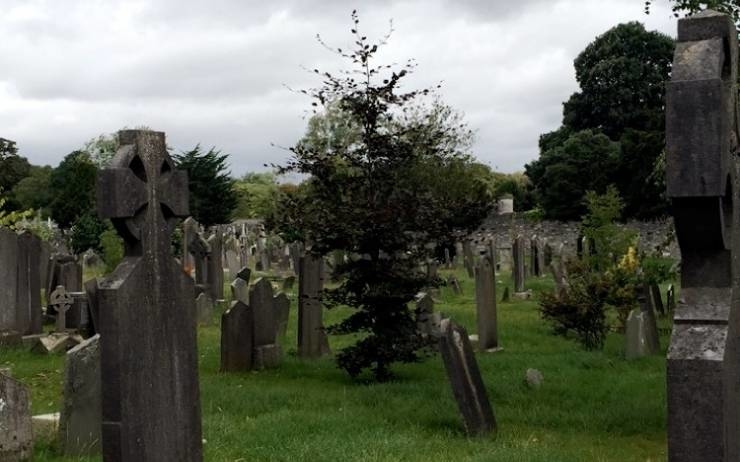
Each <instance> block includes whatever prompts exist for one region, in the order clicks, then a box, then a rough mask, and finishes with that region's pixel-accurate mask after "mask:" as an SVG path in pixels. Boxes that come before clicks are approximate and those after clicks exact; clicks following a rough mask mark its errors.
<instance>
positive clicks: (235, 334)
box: [221, 300, 254, 372]
mask: <svg viewBox="0 0 740 462" xmlns="http://www.w3.org/2000/svg"><path fill="white" fill-rule="evenodd" d="M253 325H254V315H253V312H252V309H251V308H250V307H249V306H248V305H247V304H246V303H244V302H243V301H241V300H236V301H234V302H233V303H232V304H231V308H229V309H228V310H227V311H226V312H225V313H224V314H223V315H222V316H221V372H241V371H249V370H251V369H252V355H253V351H252V348H253V338H254V337H253V336H254V334H253V332H252V326H253Z"/></svg>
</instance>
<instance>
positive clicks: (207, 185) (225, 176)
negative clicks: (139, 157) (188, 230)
mask: <svg viewBox="0 0 740 462" xmlns="http://www.w3.org/2000/svg"><path fill="white" fill-rule="evenodd" d="M228 157H229V156H228V154H221V151H217V150H216V148H211V149H210V150H208V151H207V152H204V151H203V150H201V147H200V145H197V146H195V148H193V149H192V150H190V151H187V152H182V153H180V154H176V155H174V156H173V158H174V160H175V162H176V163H177V167H178V168H181V169H184V170H186V171H187V172H188V177H189V189H190V214H191V215H192V216H193V217H194V218H195V219H196V220H198V222H199V223H200V224H202V225H204V226H212V225H216V224H220V223H227V222H229V221H230V220H231V215H232V212H233V211H234V209H235V208H236V206H237V203H238V198H237V193H236V191H235V190H234V180H232V179H231V177H230V174H229V171H228V170H227V168H228V167H227V164H226V160H227V159H228Z"/></svg>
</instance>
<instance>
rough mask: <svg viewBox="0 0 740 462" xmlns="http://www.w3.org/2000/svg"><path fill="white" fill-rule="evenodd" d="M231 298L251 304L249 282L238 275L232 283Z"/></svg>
mask: <svg viewBox="0 0 740 462" xmlns="http://www.w3.org/2000/svg"><path fill="white" fill-rule="evenodd" d="M231 300H232V301H236V300H239V301H240V302H243V303H244V304H245V305H248V304H249V283H248V282H247V281H245V280H244V279H242V278H240V277H237V278H236V279H234V281H233V282H232V283H231Z"/></svg>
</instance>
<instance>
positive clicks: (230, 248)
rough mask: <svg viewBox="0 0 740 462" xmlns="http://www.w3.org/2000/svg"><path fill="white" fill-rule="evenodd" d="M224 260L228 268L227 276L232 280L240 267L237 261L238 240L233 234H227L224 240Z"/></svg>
mask: <svg viewBox="0 0 740 462" xmlns="http://www.w3.org/2000/svg"><path fill="white" fill-rule="evenodd" d="M224 260H225V261H226V265H225V266H226V268H227V269H228V270H229V277H230V278H231V279H232V280H233V279H234V278H236V277H237V274H238V273H239V270H240V269H241V267H242V265H241V262H240V261H239V260H240V259H239V241H238V240H237V239H236V238H235V237H234V236H229V237H228V238H227V239H226V242H224Z"/></svg>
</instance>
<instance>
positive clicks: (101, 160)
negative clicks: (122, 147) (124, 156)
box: [82, 132, 119, 169]
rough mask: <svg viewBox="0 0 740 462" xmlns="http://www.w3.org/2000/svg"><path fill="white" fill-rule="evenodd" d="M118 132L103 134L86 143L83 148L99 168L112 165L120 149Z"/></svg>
mask: <svg viewBox="0 0 740 462" xmlns="http://www.w3.org/2000/svg"><path fill="white" fill-rule="evenodd" d="M118 145H119V141H118V133H117V132H116V133H109V134H107V135H106V134H101V135H98V136H97V137H96V138H92V139H90V140H88V141H87V142H86V143H85V146H84V147H83V148H82V150H83V151H85V152H86V153H88V155H89V156H90V159H91V160H92V162H93V163H94V164H95V166H96V167H98V168H99V169H101V168H105V167H107V166H108V165H110V162H111V160H113V157H114V156H115V155H116V151H117V150H118Z"/></svg>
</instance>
